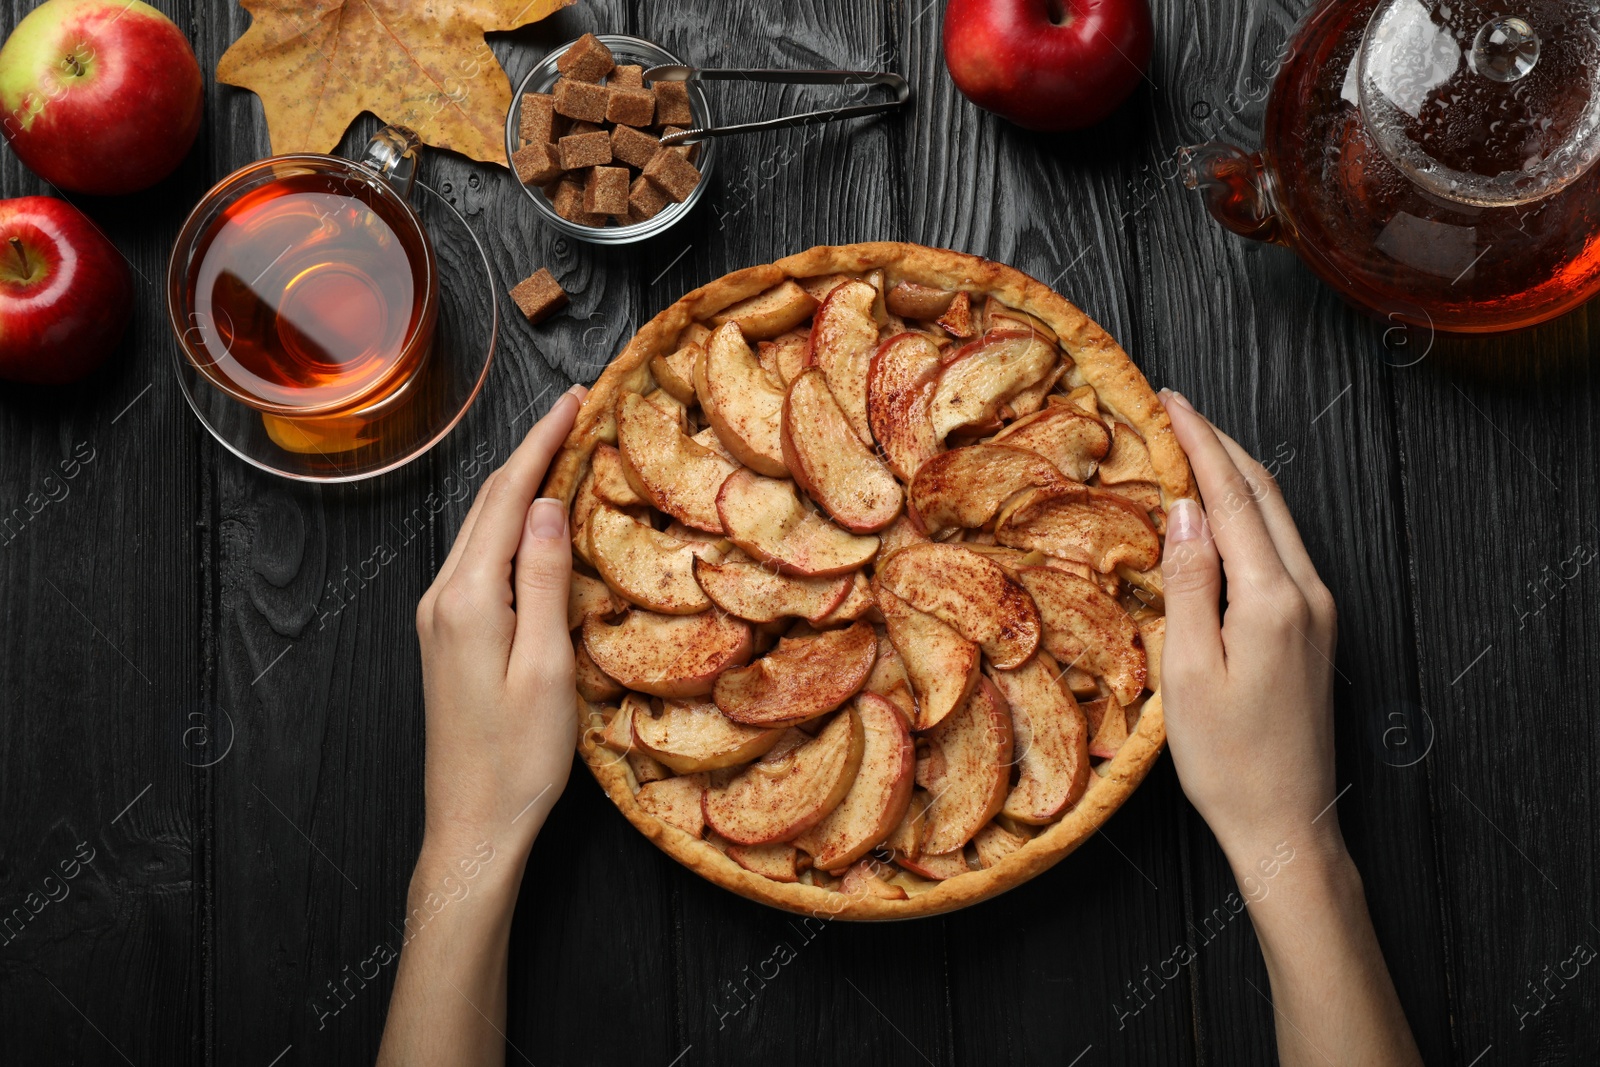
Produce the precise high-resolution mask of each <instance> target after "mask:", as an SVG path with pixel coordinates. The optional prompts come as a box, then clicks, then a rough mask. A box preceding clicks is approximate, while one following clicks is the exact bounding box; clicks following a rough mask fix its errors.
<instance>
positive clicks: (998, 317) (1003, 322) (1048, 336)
mask: <svg viewBox="0 0 1600 1067" xmlns="http://www.w3.org/2000/svg"><path fill="white" fill-rule="evenodd" d="M983 328H984V329H985V330H998V329H1023V330H1030V331H1032V332H1033V333H1036V334H1039V335H1040V336H1041V337H1043V338H1044V339H1045V340H1046V341H1049V342H1050V343H1051V344H1059V343H1060V340H1061V339H1060V338H1059V337H1058V336H1056V332H1055V331H1054V330H1052V329H1051V328H1050V327H1048V326H1046V325H1045V324H1044V323H1043V322H1041V321H1039V320H1038V319H1037V318H1035V317H1034V316H1032V315H1030V314H1028V313H1027V312H1026V311H1018V310H1017V309H1016V308H1014V307H1011V306H1010V305H1008V304H1002V303H1001V302H1000V301H999V299H997V298H996V297H992V296H991V297H987V298H985V300H984V302H983Z"/></svg>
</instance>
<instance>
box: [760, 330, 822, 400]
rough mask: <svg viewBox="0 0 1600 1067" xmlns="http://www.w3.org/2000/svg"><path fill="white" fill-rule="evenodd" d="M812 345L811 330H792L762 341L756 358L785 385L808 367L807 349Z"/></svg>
mask: <svg viewBox="0 0 1600 1067" xmlns="http://www.w3.org/2000/svg"><path fill="white" fill-rule="evenodd" d="M810 347H811V335H810V333H809V332H807V333H801V332H799V331H798V330H791V331H790V332H788V333H786V334H781V335H779V336H777V337H774V338H773V339H772V340H770V341H762V342H761V343H760V344H759V345H757V346H756V359H757V360H759V361H760V363H761V365H762V366H763V367H765V368H766V371H767V373H768V374H770V375H772V376H773V377H774V378H776V379H778V381H780V382H782V383H783V384H784V386H785V387H787V386H788V385H789V383H790V382H792V381H794V380H795V379H796V378H798V377H800V372H801V371H803V370H805V369H806V351H807V350H808V349H809V348H810Z"/></svg>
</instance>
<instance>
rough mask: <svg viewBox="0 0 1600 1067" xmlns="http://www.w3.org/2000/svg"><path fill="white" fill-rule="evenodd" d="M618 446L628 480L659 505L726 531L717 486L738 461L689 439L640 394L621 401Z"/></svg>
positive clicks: (682, 519) (689, 520)
mask: <svg viewBox="0 0 1600 1067" xmlns="http://www.w3.org/2000/svg"><path fill="white" fill-rule="evenodd" d="M617 449H618V451H619V452H621V454H622V470H623V473H624V474H625V475H626V476H627V479H628V484H629V485H631V486H633V488H634V490H635V491H636V492H637V493H638V494H639V495H640V496H642V497H644V498H645V499H646V500H648V501H650V503H651V504H652V505H653V506H654V507H655V508H657V509H658V510H660V511H664V512H666V513H667V514H668V515H671V516H672V517H673V518H675V519H677V520H678V521H679V522H682V523H684V524H685V525H687V526H693V527H695V528H696V529H700V530H707V531H709V532H711V533H721V532H722V520H721V519H720V518H718V517H717V489H718V488H719V487H720V486H721V485H722V483H723V481H724V480H726V478H727V477H728V475H730V474H732V473H733V472H734V471H735V470H736V469H737V467H738V465H737V464H735V463H732V462H730V461H729V460H727V459H724V458H723V457H722V456H719V455H717V454H716V453H715V452H713V451H712V450H711V449H709V448H706V447H704V446H703V445H699V444H696V443H695V442H693V441H691V440H689V438H687V437H685V436H684V435H683V432H682V431H681V430H679V429H678V427H677V425H676V424H675V423H674V422H673V421H672V419H671V417H670V416H668V415H667V414H666V413H664V412H663V411H661V410H660V409H659V408H657V407H656V406H655V405H653V404H651V403H650V402H649V401H647V400H645V398H644V397H642V396H640V395H639V394H638V393H623V394H622V396H621V397H620V398H619V399H618V400H617Z"/></svg>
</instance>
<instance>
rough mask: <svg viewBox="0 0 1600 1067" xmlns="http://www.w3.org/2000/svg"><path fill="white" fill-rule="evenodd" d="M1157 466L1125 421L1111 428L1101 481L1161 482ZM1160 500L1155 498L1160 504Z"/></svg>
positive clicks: (1102, 461) (1102, 462) (1120, 482)
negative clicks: (1108, 448) (1109, 446)
mask: <svg viewBox="0 0 1600 1067" xmlns="http://www.w3.org/2000/svg"><path fill="white" fill-rule="evenodd" d="M1160 481H1161V480H1160V479H1159V478H1157V477H1156V469H1155V467H1153V466H1151V464H1150V449H1149V447H1148V446H1146V445H1145V443H1144V438H1142V437H1140V436H1139V435H1138V434H1137V433H1136V432H1135V431H1134V429H1133V427H1131V426H1129V425H1128V424H1126V423H1122V422H1118V423H1114V424H1112V427H1111V450H1110V451H1109V452H1107V453H1106V457H1105V459H1102V460H1101V461H1100V484H1101V485H1121V484H1122V483H1124V482H1145V483H1148V484H1151V485H1157V484H1159V483H1160ZM1159 503H1160V501H1159V500H1158V501H1157V504H1159Z"/></svg>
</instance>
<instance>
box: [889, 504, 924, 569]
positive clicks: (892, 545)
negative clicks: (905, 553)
mask: <svg viewBox="0 0 1600 1067" xmlns="http://www.w3.org/2000/svg"><path fill="white" fill-rule="evenodd" d="M878 539H879V541H881V542H882V545H881V547H880V548H879V549H878V559H879V560H880V561H882V560H885V559H887V558H888V557H889V556H890V555H892V554H894V553H895V552H898V551H900V550H901V549H902V548H905V547H907V546H908V545H925V544H927V543H928V542H929V541H930V540H931V538H930V537H929V536H928V535H927V534H926V533H924V532H923V531H922V530H921V529H919V528H918V526H917V523H916V522H915V521H914V520H913V518H912V516H911V513H910V511H909V510H908V511H907V512H905V513H903V514H902V515H901V516H900V517H899V518H898V519H896V520H894V521H893V522H891V523H890V524H889V525H888V526H886V527H884V529H883V532H882V533H880V534H878Z"/></svg>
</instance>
